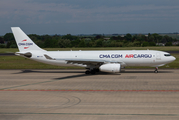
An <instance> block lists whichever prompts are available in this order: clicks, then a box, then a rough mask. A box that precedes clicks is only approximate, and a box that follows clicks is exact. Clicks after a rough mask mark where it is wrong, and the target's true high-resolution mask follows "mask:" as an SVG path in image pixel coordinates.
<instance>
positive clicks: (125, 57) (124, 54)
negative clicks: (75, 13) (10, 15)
mask: <svg viewBox="0 0 179 120" xmlns="http://www.w3.org/2000/svg"><path fill="white" fill-rule="evenodd" d="M11 29H12V32H13V35H14V37H15V41H16V43H17V46H18V49H19V52H16V53H15V55H18V56H23V57H26V58H29V59H32V60H35V61H38V62H42V63H46V64H51V65H57V66H80V67H85V68H86V69H87V70H86V72H85V73H86V74H95V73H96V72H99V71H102V72H110V73H119V72H121V68H125V67H126V66H150V67H155V71H154V72H155V73H158V67H160V66H163V65H165V64H168V63H170V62H172V61H174V60H175V59H176V58H175V57H173V56H171V55H170V54H169V53H167V52H163V51H157V50H110V51H109V50H103V51H81V50H79V51H46V50H44V49H41V48H40V47H38V46H37V45H36V44H35V43H34V42H33V41H32V40H31V39H30V38H29V37H28V36H27V35H26V34H25V33H24V32H23V31H22V30H21V28H19V27H11Z"/></svg>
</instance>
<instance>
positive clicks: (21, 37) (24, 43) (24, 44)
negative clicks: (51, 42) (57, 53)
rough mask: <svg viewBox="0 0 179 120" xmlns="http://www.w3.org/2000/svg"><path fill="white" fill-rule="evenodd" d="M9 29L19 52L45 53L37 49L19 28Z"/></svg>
mask: <svg viewBox="0 0 179 120" xmlns="http://www.w3.org/2000/svg"><path fill="white" fill-rule="evenodd" d="M11 29H12V32H13V34H14V37H15V40H16V43H17V46H18V48H19V51H20V52H25V51H31V50H39V51H45V50H43V49H41V48H40V47H38V46H37V45H36V44H35V43H34V42H33V41H32V40H31V39H30V38H29V37H28V36H27V35H26V34H25V33H24V32H23V31H22V30H21V29H20V28H19V27H11Z"/></svg>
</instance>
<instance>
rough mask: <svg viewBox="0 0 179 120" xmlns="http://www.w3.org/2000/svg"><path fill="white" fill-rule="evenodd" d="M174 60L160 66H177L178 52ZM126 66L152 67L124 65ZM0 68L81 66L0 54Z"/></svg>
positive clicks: (178, 65)
mask: <svg viewBox="0 0 179 120" xmlns="http://www.w3.org/2000/svg"><path fill="white" fill-rule="evenodd" d="M172 55H173V56H175V57H176V60H175V61H174V62H172V63H170V64H167V65H165V66H162V67H160V68H174V69H178V68H179V54H172ZM126 68H135V69H140V68H152V67H126ZM0 69H83V68H81V67H75V66H74V67H73V66H72V67H63V66H53V65H47V64H44V63H39V62H36V61H33V60H30V59H27V58H23V57H19V56H0Z"/></svg>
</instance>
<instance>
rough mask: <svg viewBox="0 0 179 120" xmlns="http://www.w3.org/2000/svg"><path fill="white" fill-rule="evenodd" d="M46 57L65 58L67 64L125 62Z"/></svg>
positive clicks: (47, 57) (48, 57)
mask: <svg viewBox="0 0 179 120" xmlns="http://www.w3.org/2000/svg"><path fill="white" fill-rule="evenodd" d="M44 56H45V57H46V59H50V60H64V61H66V62H67V64H83V65H102V64H104V63H123V62H122V61H121V62H119V61H107V60H99V59H60V58H51V57H50V56H48V55H46V54H45V55H44Z"/></svg>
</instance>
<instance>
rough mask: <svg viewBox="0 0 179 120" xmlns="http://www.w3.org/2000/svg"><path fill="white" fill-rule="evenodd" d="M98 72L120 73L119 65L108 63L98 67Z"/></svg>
mask: <svg viewBox="0 0 179 120" xmlns="http://www.w3.org/2000/svg"><path fill="white" fill-rule="evenodd" d="M99 69H100V71H103V72H112V73H117V72H120V71H121V64H115V63H109V64H104V65H101V66H100V67H99Z"/></svg>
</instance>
